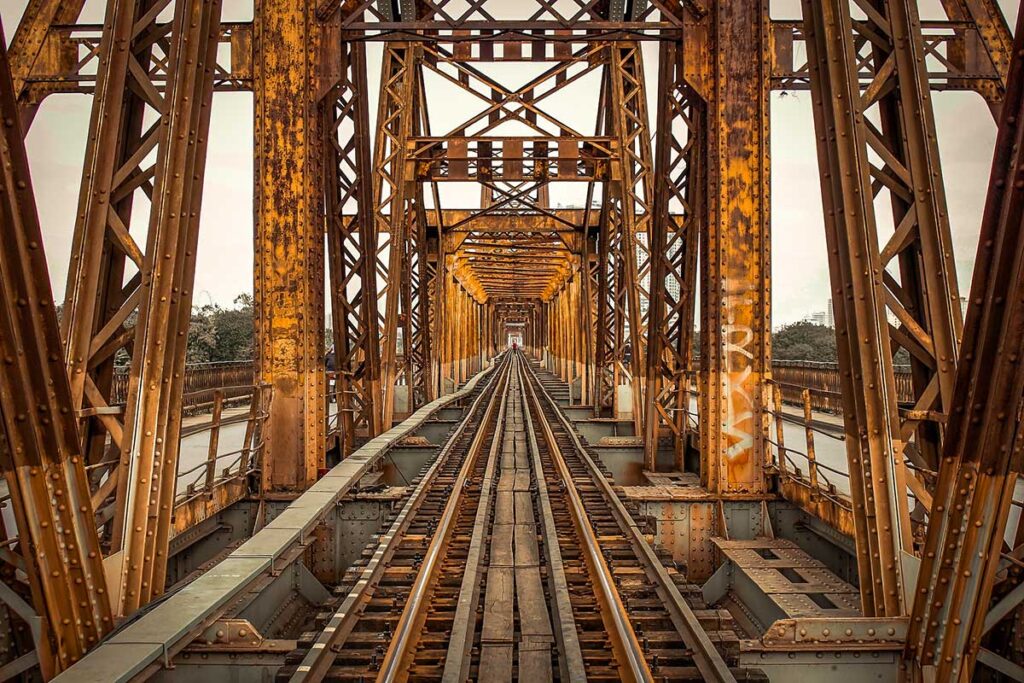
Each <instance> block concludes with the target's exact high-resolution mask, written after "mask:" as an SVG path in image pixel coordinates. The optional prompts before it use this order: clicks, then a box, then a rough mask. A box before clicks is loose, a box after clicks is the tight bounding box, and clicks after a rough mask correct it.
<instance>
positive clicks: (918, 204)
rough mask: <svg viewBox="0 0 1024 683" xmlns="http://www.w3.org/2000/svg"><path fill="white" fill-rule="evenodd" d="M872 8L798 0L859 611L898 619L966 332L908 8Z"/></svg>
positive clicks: (894, 2) (892, 2)
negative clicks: (898, 364)
mask: <svg viewBox="0 0 1024 683" xmlns="http://www.w3.org/2000/svg"><path fill="white" fill-rule="evenodd" d="M870 8H871V9H872V10H873V11H871V12H869V14H868V19H867V21H857V22H854V21H853V20H852V19H851V13H850V11H851V6H850V3H849V2H847V1H846V0H839V1H832V2H821V3H817V2H816V3H810V2H805V3H804V15H805V22H806V24H807V29H806V34H807V38H808V54H809V61H810V63H811V83H812V87H813V93H814V111H815V122H816V129H817V131H818V137H819V154H818V158H819V164H820V167H821V178H822V190H823V195H824V205H825V214H826V235H827V238H828V240H827V241H828V245H829V265H830V272H831V277H832V295H833V296H832V300H833V306H834V307H835V312H836V323H837V324H836V327H837V333H838V339H839V346H840V353H839V357H840V367H841V368H842V370H843V376H844V394H845V395H846V396H848V397H849V398H850V403H849V409H848V410H846V411H845V412H844V415H845V419H846V428H847V434H848V446H847V450H848V457H849V461H850V470H851V476H852V477H853V481H852V487H853V496H854V501H855V502H854V510H855V518H856V520H857V524H858V544H859V547H858V562H859V568H860V572H861V575H862V576H865V577H871V579H872V580H871V581H865V582H862V585H863V586H865V587H866V588H865V593H864V596H863V597H864V609H865V612H866V613H868V614H878V615H887V616H894V615H898V614H900V613H901V612H902V611H904V610H905V607H903V606H902V605H903V596H902V589H901V587H900V586H901V583H900V566H899V565H900V562H899V557H900V555H899V553H900V552H901V551H908V552H912V551H913V546H914V542H913V537H912V533H911V526H910V516H909V514H910V511H909V510H908V506H907V486H909V487H910V492H911V493H912V494H913V495H914V496H915V497H916V499H917V501H918V502H919V504H921V505H922V506H924V508H925V509H927V508H928V507H930V503H931V494H930V492H929V489H930V488H932V486H933V484H934V476H935V473H936V470H937V469H938V453H939V452H940V451H941V440H942V423H943V421H944V420H945V419H946V416H948V415H949V410H950V405H951V401H952V398H953V394H952V392H953V380H954V377H955V371H956V358H957V353H958V347H959V339H960V332H961V325H962V322H961V319H960V306H959V302H960V295H959V291H958V288H957V283H956V268H955V264H954V261H953V249H952V238H951V236H950V229H949V220H948V213H947V209H946V202H945V193H944V189H943V184H942V176H941V173H940V166H939V158H938V147H937V144H936V136H935V121H934V116H933V114H932V107H931V100H930V95H929V92H928V84H927V80H926V75H925V67H924V59H923V56H922V53H923V47H922V44H921V39H920V31H919V29H918V28H917V24H918V18H917V8H916V3H913V2H908V1H906V0H888V1H886V2H875V3H873V4H872V5H870ZM857 34H860V35H862V36H865V37H869V40H866V42H869V43H870V46H871V48H870V52H869V56H867V57H863V56H860V54H859V53H858V51H857V49H856V45H857V43H856V41H855V36H856V35H857ZM865 58H870V59H872V60H874V61H875V64H876V66H875V69H874V72H875V74H876V75H875V78H874V79H873V80H872V82H871V83H870V84H869V85H868V87H867V89H866V90H865V91H864V92H863V94H861V92H860V87H859V82H858V75H857V74H858V68H859V63H860V61H861V60H862V59H865ZM851 103H852V104H851ZM875 117H877V118H875ZM876 120H877V121H878V122H879V123H877V124H876V123H875V122H874V121H876ZM876 159H877V160H876ZM880 195H882V197H881V199H885V197H884V195H888V200H889V203H890V204H891V207H892V208H891V210H892V215H893V224H894V226H895V230H894V232H893V234H892V236H891V237H890V238H889V239H888V242H887V243H886V244H884V245H879V242H878V239H879V238H878V232H879V228H878V223H877V217H876V199H879V196H880ZM890 316H891V317H892V318H893V320H894V322H889V317H890ZM900 348H905V349H907V351H909V353H910V357H911V365H912V371H913V376H914V390H915V393H916V397H917V400H916V404H915V405H914V406H913V407H911V408H910V409H909V410H907V411H905V412H903V413H902V415H901V414H900V412H899V411H898V407H897V404H896V388H895V377H894V372H893V356H894V354H895V353H896V351H897V350H898V349H900ZM915 435H916V438H915V439H914V442H913V444H911V443H910V442H911V438H912V437H914V436H915ZM905 460H908V461H909V462H911V463H912V464H913V470H914V471H913V472H908V468H907V467H906V466H905V464H904V461H905Z"/></svg>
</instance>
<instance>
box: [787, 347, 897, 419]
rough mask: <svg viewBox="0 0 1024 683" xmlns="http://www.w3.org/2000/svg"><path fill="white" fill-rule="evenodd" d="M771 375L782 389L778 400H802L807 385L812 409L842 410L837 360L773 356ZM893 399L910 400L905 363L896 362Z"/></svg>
mask: <svg viewBox="0 0 1024 683" xmlns="http://www.w3.org/2000/svg"><path fill="white" fill-rule="evenodd" d="M772 376H773V378H774V380H775V382H776V383H777V384H778V385H779V387H780V388H781V389H782V400H783V401H785V402H786V403H792V404H795V405H800V404H802V403H803V397H802V395H801V392H802V391H803V389H805V388H807V389H810V390H811V405H812V407H813V408H814V409H815V410H825V411H828V412H830V413H841V412H843V389H842V384H841V382H840V376H839V364H838V363H823V362H819V361H810V360H775V361H772ZM896 400H897V401H899V402H900V403H910V404H913V403H914V386H913V380H912V378H911V374H910V367H909V366H906V365H897V366H896Z"/></svg>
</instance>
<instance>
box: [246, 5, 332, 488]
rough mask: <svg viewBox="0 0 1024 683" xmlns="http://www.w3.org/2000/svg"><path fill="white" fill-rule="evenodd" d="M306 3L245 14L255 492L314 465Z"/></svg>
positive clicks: (306, 473) (316, 272) (316, 266)
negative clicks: (252, 224) (250, 122)
mask: <svg viewBox="0 0 1024 683" xmlns="http://www.w3.org/2000/svg"><path fill="white" fill-rule="evenodd" d="M318 4H319V3H317V2H315V1H314V0H298V1H296V0H257V2H256V7H255V19H254V22H253V23H254V28H255V41H256V49H255V81H254V89H255V98H254V100H255V101H254V114H255V126H254V128H255V137H256V141H255V149H254V153H255V158H256V169H255V170H256V183H255V204H256V213H255V218H256V244H255V255H256V282H255V288H254V289H255V299H256V311H257V320H256V331H257V340H258V341H257V349H258V354H257V355H258V364H259V374H260V379H261V380H262V381H264V382H268V383H270V384H272V385H273V388H274V398H273V401H272V403H271V406H270V416H269V419H268V421H267V426H268V430H267V432H268V433H267V436H266V456H265V458H264V466H263V481H262V485H263V490H264V491H265V492H272V491H282V492H298V491H302V490H303V489H305V488H306V487H307V486H309V485H310V484H311V483H312V482H313V481H314V480H315V479H316V473H317V468H318V467H321V466H322V465H323V462H324V444H325V426H326V425H325V412H324V411H325V407H326V405H325V404H326V401H325V389H326V387H325V381H324V348H323V347H324V273H323V268H324V234H323V233H324V221H323V213H322V206H321V201H320V197H321V196H322V194H321V193H322V191H323V187H322V174H321V171H322V169H321V164H322V161H323V158H322V153H321V149H320V145H321V143H322V141H323V135H322V132H321V131H320V123H321V116H320V114H319V112H318V107H317V100H318V95H319V93H320V92H321V91H320V82H319V81H320V79H319V67H320V61H321V28H320V26H319V24H318V22H317V19H316V16H315V13H316V8H317V5H318Z"/></svg>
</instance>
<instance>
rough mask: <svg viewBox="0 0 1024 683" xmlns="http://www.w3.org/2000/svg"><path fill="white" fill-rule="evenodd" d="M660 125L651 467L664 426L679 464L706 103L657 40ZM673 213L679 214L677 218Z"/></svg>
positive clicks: (675, 46) (673, 48)
mask: <svg viewBox="0 0 1024 683" xmlns="http://www.w3.org/2000/svg"><path fill="white" fill-rule="evenodd" d="M659 61H660V64H659V70H660V73H659V82H658V129H657V137H656V138H655V143H656V148H655V162H654V163H655V170H654V176H655V177H656V178H660V179H661V182H659V183H657V185H656V191H655V195H654V220H653V221H652V224H651V259H652V265H651V312H650V327H649V329H648V344H647V354H648V356H647V407H646V410H647V418H646V428H647V432H646V435H645V439H644V448H645V452H644V460H645V467H647V469H648V470H652V471H653V470H654V468H655V460H656V456H657V452H658V441H659V438H660V435H661V428H662V425H664V426H666V427H668V428H669V430H670V432H671V436H672V452H673V456H674V457H673V459H674V462H675V463H676V466H677V468H679V469H682V462H683V453H684V450H685V436H686V425H687V422H686V411H688V410H689V406H688V405H686V404H685V402H686V401H687V400H688V396H689V394H688V393H687V391H686V382H687V372H688V371H689V370H690V369H691V368H690V365H691V356H692V352H691V349H692V343H693V322H694V321H693V313H694V302H695V301H696V292H695V290H694V287H695V285H696V271H697V250H698V235H699V234H700V231H701V226H702V225H703V224H704V216H703V215H702V211H703V207H704V197H703V194H704V193H703V190H704V185H703V183H702V177H701V170H702V169H701V164H702V159H701V152H702V149H703V136H704V135H705V132H704V131H703V130H702V129H701V127H702V125H703V109H704V103H703V101H702V100H701V99H700V96H699V95H697V93H695V92H694V91H693V89H692V88H691V87H690V86H689V85H688V84H687V83H686V78H685V74H684V68H683V67H684V65H683V47H682V45H681V44H679V43H674V42H664V43H662V44H661V54H660V60H659ZM677 216H678V218H677Z"/></svg>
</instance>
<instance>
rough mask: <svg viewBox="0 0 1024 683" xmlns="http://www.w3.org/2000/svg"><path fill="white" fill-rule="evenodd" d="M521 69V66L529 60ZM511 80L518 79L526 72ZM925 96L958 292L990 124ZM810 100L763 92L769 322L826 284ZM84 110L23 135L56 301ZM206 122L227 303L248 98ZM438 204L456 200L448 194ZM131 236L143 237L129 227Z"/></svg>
mask: <svg viewBox="0 0 1024 683" xmlns="http://www.w3.org/2000/svg"><path fill="white" fill-rule="evenodd" d="M26 3H27V0H0V19H2V20H3V25H4V30H5V33H6V35H7V38H8V39H10V36H11V35H12V34H13V32H14V27H15V26H16V24H17V21H18V19H19V17H20V16H21V13H22V11H23V10H24V7H25V5H26ZM104 4H105V3H104V2H103V0H88V1H87V3H86V8H85V11H84V13H83V17H82V21H83V22H100V21H101V20H102V12H103V6H104ZM1000 4H1001V5H1002V6H1003V8H1004V11H1006V12H1007V16H1008V18H1009V20H1010V23H1011V26H1012V25H1013V23H1014V21H1015V19H1016V5H1017V2H1016V0H1000ZM920 6H921V8H922V9H921V14H922V17H923V18H925V19H928V18H942V17H943V15H942V12H941V8H940V6H939V3H938V0H921V3H920ZM798 8H799V0H773V1H772V16H773V18H777V19H782V18H795V17H798V16H799V11H798ZM251 16H252V10H251V1H250V2H246V1H245V0H226V1H225V11H224V20H225V21H232V20H236V21H237V20H248V19H251ZM653 61H654V60H652V59H648V63H647V65H646V66H647V71H648V74H649V77H650V78H651V80H650V81H649V83H651V84H652V94H653V84H654V83H655V82H656V81H655V80H654V75H655V73H656V72H655V71H654V65H653ZM370 62H371V64H372V65H374V66H373V68H372V69H371V78H372V79H374V80H376V73H377V71H378V70H379V51H377V50H374V51H372V52H371V54H370ZM504 68H505V69H509V68H516V67H511V66H505V67H504ZM522 68H529V65H527V66H526V67H522ZM504 73H506V74H508V73H509V72H508V71H505V72H504ZM509 80H510V81H511V84H516V83H518V82H521V81H523V80H525V79H524V78H510V79H509ZM432 83H433V81H428V82H427V85H428V96H430V97H431V98H432V101H437V100H438V99H440V100H441V101H442V102H444V104H442V105H441V106H440V111H439V112H433V119H434V121H435V125H436V126H437V128H438V129H440V128H444V125H443V121H444V119H445V114H450V115H452V116H458V114H459V113H462V114H463V115H465V112H464V111H462V104H461V102H459V101H458V100H457V99H455V98H456V95H455V94H454V93H452V94H451V96H450V97H449V96H448V95H446V94H444V93H442V92H441V88H443V86H441V85H432ZM432 91H433V94H431V92H432ZM442 95H443V96H442ZM581 96H582V95H574V97H577V98H578V97H581ZM934 101H935V110H936V121H937V126H938V132H939V141H940V153H941V157H942V165H943V171H944V176H945V180H946V193H947V197H948V201H949V211H950V217H951V221H952V228H953V238H954V245H955V249H956V256H957V267H958V271H959V275H960V283H961V292H963V293H966V292H967V289H968V285H969V277H970V274H971V270H972V267H973V260H974V252H975V249H976V239H977V234H978V222H979V220H980V216H981V211H982V207H983V203H984V196H985V187H986V184H987V180H988V172H989V164H990V163H991V158H992V147H993V144H994V140H995V123H994V121H993V120H992V117H991V115H990V114H989V112H988V109H987V107H986V106H985V104H984V102H983V101H982V100H981V98H980V97H979V96H977V95H975V94H972V93H936V94H935V96H934ZM809 103H810V95H809V93H790V94H782V93H773V95H772V140H771V142H772V149H771V163H772V241H773V258H772V271H773V272H772V289H773V304H774V312H773V318H774V324H775V325H779V324H782V323H786V322H791V321H795V320H799V319H801V318H803V317H804V316H806V315H808V314H810V313H812V312H815V311H819V310H823V309H824V308H825V302H826V300H827V298H828V292H829V285H828V270H827V264H826V261H825V246H824V233H823V229H822V216H821V197H820V187H819V183H818V166H817V160H816V158H815V148H814V142H813V124H812V118H811V110H810V104H809ZM90 106H91V98H90V97H88V96H84V95H59V96H51V97H49V98H48V99H47V100H46V101H45V103H44V104H43V106H42V108H41V110H40V112H39V114H38V115H37V117H36V120H35V123H34V124H33V127H32V129H31V131H30V133H29V136H28V150H29V159H30V163H31V167H32V174H33V182H34V184H35V191H36V197H37V202H38V204H39V212H40V220H41V221H42V225H43V232H44V237H45V244H46V251H47V261H48V263H49V267H50V276H51V280H52V282H53V285H54V292H55V295H56V297H57V299H62V298H63V292H64V284H65V279H66V277H67V262H68V257H69V251H70V239H71V233H72V230H73V228H74V222H75V210H76V203H77V195H78V190H79V185H80V181H81V171H82V159H83V156H84V150H85V135H86V129H87V126H88V121H89V111H90ZM445 107H447V108H448V111H445ZM569 107H570V109H572V108H575V110H576V113H577V114H578V113H579V112H580V111H582V112H584V113H586V114H587V115H588V116H590V117H591V118H592V116H593V112H594V110H595V107H591V106H588V105H583V106H581V103H580V100H579V99H575V100H572V101H571V102H570V104H569ZM556 109H558V106H556V105H555V104H552V110H553V111H554V110H556ZM558 113H559V115H562V114H563V113H565V114H567V115H568V114H571V112H568V113H567V112H565V111H559V112H558ZM452 120H453V122H454V119H452ZM211 129H212V130H211V135H210V149H209V161H208V167H207V173H206V186H205V192H204V201H203V211H202V224H201V233H200V235H201V236H200V241H199V261H198V271H197V276H196V287H195V292H196V295H195V302H196V304H204V303H208V302H215V303H218V304H222V305H230V304H231V302H232V301H233V299H234V298H235V296H236V295H237V294H239V293H241V292H251V291H252V168H253V164H252V96H251V95H250V94H248V93H237V94H228V93H225V94H220V93H219V94H218V95H217V96H216V97H215V102H214V107H213V114H212V124H211ZM447 192H448V195H447V196H449V197H452V201H453V202H456V203H457V202H458V198H459V197H460V196H463V195H461V191H460V190H459V189H457V188H452V189H449V190H448V191H447ZM571 194H572V195H573V196H575V193H571ZM553 201H555V197H554V195H553ZM444 203H445V205H451V206H454V203H453V204H448V201H447V200H446V201H445V202H444ZM880 215H881V212H880ZM133 232H136V231H133ZM137 239H139V240H142V239H143V237H142V236H141V235H137Z"/></svg>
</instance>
